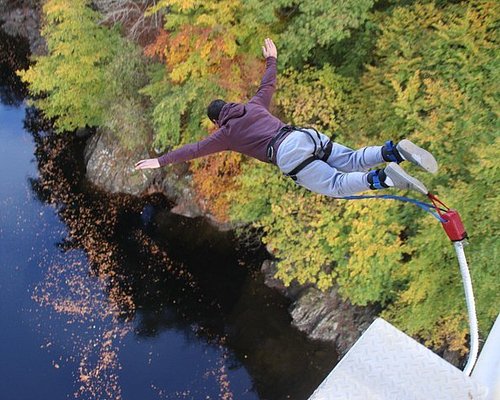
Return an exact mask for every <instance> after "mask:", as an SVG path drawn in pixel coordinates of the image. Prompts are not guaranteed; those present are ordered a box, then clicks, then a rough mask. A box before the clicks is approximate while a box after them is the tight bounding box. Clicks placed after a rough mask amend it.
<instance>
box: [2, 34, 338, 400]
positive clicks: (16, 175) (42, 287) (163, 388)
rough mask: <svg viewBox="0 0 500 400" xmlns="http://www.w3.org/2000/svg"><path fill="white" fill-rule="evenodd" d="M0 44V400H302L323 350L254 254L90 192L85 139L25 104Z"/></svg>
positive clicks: (232, 241) (153, 206)
mask: <svg viewBox="0 0 500 400" xmlns="http://www.w3.org/2000/svg"><path fill="white" fill-rule="evenodd" d="M0 40H1V41H2V47H1V49H2V52H3V55H4V57H2V65H1V68H2V71H1V74H0V78H1V79H2V82H1V88H0V97H1V104H0V143H1V145H0V168H1V169H0V170H1V171H2V172H1V176H0V323H1V329H0V354H1V361H0V394H1V398H2V399H6V400H10V399H22V400H29V399H36V400H39V399H65V398H80V399H224V400H229V399H243V400H244V399H270V400H272V399H305V398H307V397H308V395H310V394H311V393H312V391H313V390H314V389H315V388H316V387H317V385H318V384H319V383H320V382H321V381H322V380H323V378H324V377H325V376H326V375H327V373H328V371H329V370H330V369H331V368H332V367H333V365H334V364H335V362H336V355H335V352H334V349H333V347H332V346H331V345H329V344H326V343H322V342H317V341H311V340H309V339H307V338H306V337H305V335H303V334H302V333H300V332H298V331H297V330H296V329H294V328H293V327H292V326H291V325H290V317H289V315H288V313H287V307H288V305H289V303H288V300H286V299H285V298H284V297H282V296H281V295H280V294H279V293H278V292H276V291H273V290H271V289H270V288H268V287H267V286H265V285H264V283H263V280H262V277H261V276H260V274H259V273H258V268H259V265H260V264H261V262H262V261H263V260H264V259H265V257H266V253H265V251H264V250H263V249H262V248H261V247H260V246H250V245H248V244H245V245H243V244H241V243H240V242H239V241H238V239H237V238H236V237H235V235H234V233H232V232H220V231H217V230H216V229H215V228H213V227H212V226H211V225H210V224H209V223H207V222H206V221H204V220H203V219H199V218H198V219H189V218H185V217H181V216H178V215H175V214H172V213H170V211H169V209H170V206H171V205H170V204H169V203H168V202H167V201H166V200H165V199H164V198H163V197H162V196H159V195H154V196H149V197H146V198H142V199H138V198H133V197H131V196H126V195H109V194H106V193H101V192H100V191H99V190H98V189H96V188H95V187H92V185H91V184H89V183H88V182H86V181H85V177H84V173H83V160H82V147H83V145H84V140H85V139H84V138H81V139H78V138H76V139H75V138H74V137H72V136H69V135H55V134H54V133H53V132H52V131H51V127H50V125H49V124H48V123H46V122H44V121H43V120H42V119H41V118H40V116H39V113H38V112H37V110H35V109H33V108H31V107H28V106H27V105H26V102H25V101H24V96H25V90H24V89H23V88H22V86H21V85H19V82H18V81H17V80H16V78H15V77H14V75H13V68H19V67H23V66H25V65H26V60H25V59H24V58H23V54H22V51H21V54H20V55H19V54H17V53H19V52H17V53H16V52H12V49H17V50H20V49H23V48H24V47H25V46H24V47H23V43H22V41H17V40H14V39H12V38H9V37H7V36H6V35H4V34H3V33H2V34H1V36H0ZM7 53H9V57H10V59H9V60H8V62H4V60H5V59H6V57H5V55H6V54H7ZM9 57H8V58H9ZM73 136H74V135H73Z"/></svg>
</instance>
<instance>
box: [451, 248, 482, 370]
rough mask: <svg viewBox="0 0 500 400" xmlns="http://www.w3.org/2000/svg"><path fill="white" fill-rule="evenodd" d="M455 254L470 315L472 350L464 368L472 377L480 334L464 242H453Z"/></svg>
mask: <svg viewBox="0 0 500 400" xmlns="http://www.w3.org/2000/svg"><path fill="white" fill-rule="evenodd" d="M453 246H454V247H455V252H456V253H457V259H458V263H459V264H460V273H461V274H462V282H463V285H464V291H465V301H466V303H467V312H468V314H469V329H470V349H469V359H468V360H467V364H466V365H465V368H464V373H465V374H467V375H470V374H471V372H472V369H473V368H474V364H475V363H476V360H477V353H478V350H479V332H478V327H477V317H476V304H475V301H474V293H473V291H472V281H471V278H470V273H469V267H468V266H467V259H466V258H465V252H464V240H461V241H459V242H453Z"/></svg>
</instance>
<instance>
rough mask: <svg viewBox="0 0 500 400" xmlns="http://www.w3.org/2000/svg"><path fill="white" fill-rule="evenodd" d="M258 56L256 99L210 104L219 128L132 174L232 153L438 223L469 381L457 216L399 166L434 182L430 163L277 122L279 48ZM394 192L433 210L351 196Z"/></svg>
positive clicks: (420, 154)
mask: <svg viewBox="0 0 500 400" xmlns="http://www.w3.org/2000/svg"><path fill="white" fill-rule="evenodd" d="M262 53H263V55H264V57H265V59H266V71H265V73H264V76H263V77H262V81H261V84H260V86H259V89H258V90H257V93H256V94H255V96H254V97H252V98H251V99H250V101H249V102H248V103H246V104H241V103H226V102H225V101H224V100H221V99H217V100H213V101H212V102H211V103H210V104H209V106H208V108H207V115H208V118H210V120H211V121H212V122H213V123H214V124H215V125H216V126H217V127H218V129H217V130H216V131H215V132H214V133H212V134H211V135H209V136H208V137H207V138H205V139H203V140H201V141H199V142H196V143H191V144H187V145H185V146H182V147H180V148H179V149H176V150H174V151H170V152H168V153H165V154H164V155H162V156H161V157H159V158H152V159H146V160H141V161H139V162H137V163H136V164H135V169H136V170H141V169H149V168H159V167H162V166H165V165H169V164H175V163H179V162H183V161H188V160H192V159H195V158H198V157H203V156H206V155H208V154H212V153H217V152H220V151H225V150H232V151H237V152H239V153H242V154H245V155H247V156H250V157H253V158H256V159H258V160H260V161H263V162H268V163H272V164H275V165H277V166H278V168H279V169H280V170H281V171H282V172H283V173H284V174H285V175H287V176H289V177H291V178H292V179H293V180H294V181H295V182H296V183H297V184H298V185H300V186H303V187H305V188H306V189H309V190H310V191H312V192H315V193H319V194H323V195H326V196H330V197H335V198H343V199H346V200H360V199H389V200H397V201H402V202H406V203H412V204H414V205H416V206H418V207H420V208H421V209H422V210H424V211H426V212H428V213H429V214H431V215H433V216H434V217H435V218H436V219H437V220H438V221H439V222H440V223H441V225H442V227H443V229H444V231H445V232H446V234H447V236H448V238H449V239H450V240H451V242H452V243H453V245H454V247H455V252H456V255H457V259H458V261H459V265H460V272H461V275H462V280H463V285H464V290H465V295H466V302H467V310H468V316H469V328H470V352H469V359H468V361H467V365H466V366H465V368H464V372H465V373H466V374H467V375H470V373H471V371H472V368H473V367H474V364H475V362H476V359H477V354H478V348H479V339H478V338H479V334H478V325H477V316H476V311H475V302H474V294H473V290H472V283H471V278H470V273H469V269H468V265H467V260H466V258H465V253H464V245H465V244H466V240H467V232H466V231H465V228H464V225H463V223H462V220H461V218H460V214H459V213H458V211H457V210H454V209H450V208H449V207H448V206H446V205H445V204H444V203H443V202H442V201H441V200H439V199H438V197H437V196H436V195H434V194H432V193H430V192H429V190H427V188H426V187H425V185H424V184H423V183H422V182H420V181H419V180H418V179H416V178H414V177H413V176H411V175H409V174H408V173H407V172H406V171H405V170H404V169H403V168H401V166H400V165H399V164H400V163H401V162H403V161H409V162H410V163H412V164H414V165H416V166H418V167H420V168H421V169H423V170H425V171H427V172H430V173H433V174H435V173H436V172H437V170H438V164H437V162H436V160H435V158H434V157H433V155H432V154H431V153H429V152H428V151H426V150H424V149H423V148H421V147H419V146H417V145H416V144H414V143H412V142H411V141H409V140H407V139H403V140H401V141H400V142H399V143H397V144H394V143H393V142H392V141H387V142H386V143H385V144H384V145H382V146H367V147H364V148H361V149H359V150H353V149H350V148H348V147H346V146H343V145H342V144H340V143H336V142H332V141H331V140H330V138H328V136H326V135H324V134H323V133H320V132H318V131H317V130H316V129H314V128H302V127H295V126H290V125H287V124H285V123H284V122H282V121H280V120H279V119H278V118H276V117H275V116H273V115H272V114H271V113H270V112H269V105H270V102H271V98H272V96H273V94H274V91H275V90H276V60H277V50H276V46H275V44H274V43H273V41H272V40H271V39H269V38H267V39H265V41H264V46H263V47H262ZM384 162H386V163H389V164H388V165H387V166H386V167H385V168H380V169H374V170H370V169H371V168H375V167H376V166H378V165H379V164H382V163H384ZM391 187H394V188H398V189H411V190H415V191H417V192H420V193H422V194H424V195H426V196H427V197H428V198H429V199H430V201H431V204H429V203H424V202H422V201H419V200H416V199H412V198H408V197H402V196H396V195H378V194H376V195H356V193H359V192H363V191H366V190H367V189H372V190H379V189H385V188H391Z"/></svg>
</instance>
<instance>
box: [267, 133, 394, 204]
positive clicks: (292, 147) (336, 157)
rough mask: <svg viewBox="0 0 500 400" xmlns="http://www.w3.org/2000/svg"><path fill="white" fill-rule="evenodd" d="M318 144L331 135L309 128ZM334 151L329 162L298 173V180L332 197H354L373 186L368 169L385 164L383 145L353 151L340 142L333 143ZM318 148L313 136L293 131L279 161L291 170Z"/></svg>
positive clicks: (284, 169)
mask: <svg viewBox="0 0 500 400" xmlns="http://www.w3.org/2000/svg"><path fill="white" fill-rule="evenodd" d="M309 131H310V132H311V135H312V137H313V138H314V140H315V142H316V145H317V146H319V145H320V141H321V143H322V144H323V146H324V145H326V144H327V143H328V140H329V138H328V136H326V135H324V134H322V133H320V138H318V136H317V134H316V132H315V131H314V130H309ZM332 144H333V146H332V153H331V154H330V156H329V157H328V160H326V162H324V161H321V160H316V161H313V162H312V163H310V164H309V165H307V166H306V167H305V168H304V169H302V170H301V171H300V172H299V173H298V174H297V180H296V183H297V184H299V185H300V186H303V187H305V188H306V189H309V190H311V191H312V192H315V193H320V194H323V195H326V196H330V197H342V196H350V195H353V194H355V193H358V192H362V191H365V190H367V189H369V184H368V181H367V177H366V176H367V173H366V172H364V171H367V170H369V169H370V168H373V167H375V166H376V165H378V164H381V163H383V162H385V161H384V159H383V158H382V146H370V147H364V148H362V149H359V150H352V149H350V148H348V147H345V146H343V145H341V144H339V143H335V142H333V143H332ZM313 151H314V144H313V142H312V140H311V138H310V137H309V135H307V134H305V133H303V132H298V131H295V132H292V133H290V134H289V135H288V136H287V137H286V138H285V140H284V141H283V142H282V143H281V144H280V146H279V148H278V152H277V154H276V163H277V164H278V167H279V168H280V170H281V171H282V172H284V173H288V172H290V171H291V170H293V169H294V168H295V167H296V166H297V165H299V164H300V163H301V162H302V161H304V160H305V159H307V158H309V157H310V156H311V154H312V153H313Z"/></svg>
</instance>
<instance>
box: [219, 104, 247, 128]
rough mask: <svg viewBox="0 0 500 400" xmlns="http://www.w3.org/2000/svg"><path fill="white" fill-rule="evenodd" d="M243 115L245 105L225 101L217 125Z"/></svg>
mask: <svg viewBox="0 0 500 400" xmlns="http://www.w3.org/2000/svg"><path fill="white" fill-rule="evenodd" d="M243 115H245V106H244V105H243V104H241V103H227V104H225V105H224V107H222V110H220V115H219V120H218V121H217V122H218V124H219V126H223V125H225V124H226V123H227V122H228V121H229V120H230V119H233V118H240V117H242V116H243Z"/></svg>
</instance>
